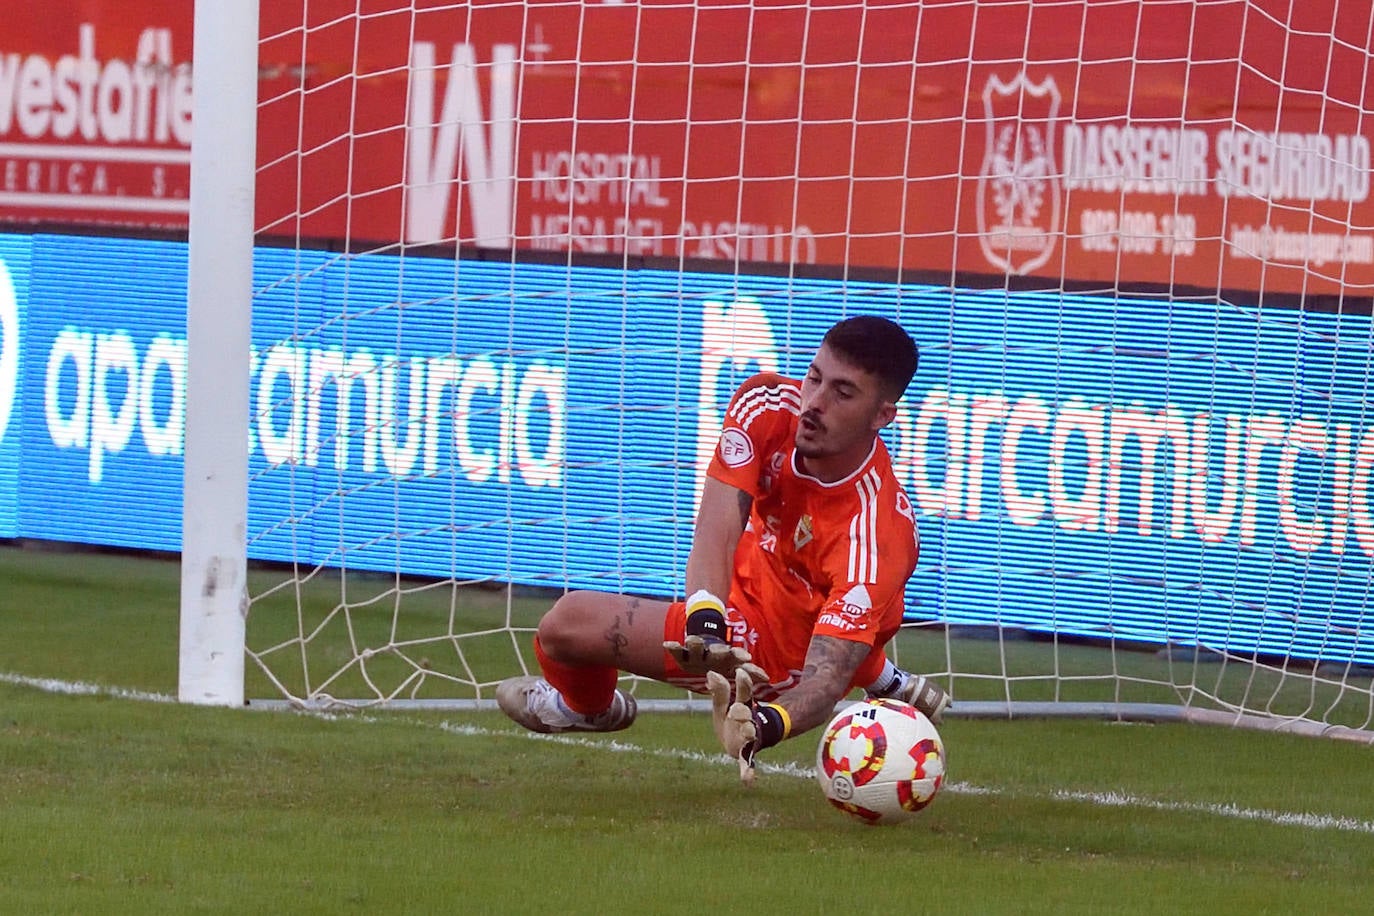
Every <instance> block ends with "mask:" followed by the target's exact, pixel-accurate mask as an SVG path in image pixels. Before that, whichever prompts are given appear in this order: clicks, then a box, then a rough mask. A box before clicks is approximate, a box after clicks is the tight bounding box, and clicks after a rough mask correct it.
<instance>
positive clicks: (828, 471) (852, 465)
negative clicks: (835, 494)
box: [794, 440, 877, 483]
mask: <svg viewBox="0 0 1374 916" xmlns="http://www.w3.org/2000/svg"><path fill="white" fill-rule="evenodd" d="M875 448H877V444H876V440H875V441H874V442H869V443H868V444H867V445H862V446H855V447H854V448H852V449H848V450H846V451H843V452H840V453H837V454H834V455H823V456H820V457H812V458H807V457H806V456H804V455H802V454H800V453H796V454H795V455H794V460H795V464H796V468H797V471H798V472H800V473H802V474H805V475H806V476H807V477H812V478H815V479H816V480H819V481H820V482H821V483H839V482H840V481H842V480H844V479H845V478H847V477H852V476H853V475H854V473H855V472H856V471H858V470H859V468H861V467H863V466H864V465H865V464H867V463H868V459H869V458H870V457H872V455H873V450H874V449H875Z"/></svg>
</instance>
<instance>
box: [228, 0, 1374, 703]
mask: <svg viewBox="0 0 1374 916" xmlns="http://www.w3.org/2000/svg"><path fill="white" fill-rule="evenodd" d="M265 6H266V7H267V8H265V9H263V11H262V17H263V21H262V26H263V35H264V38H263V41H262V45H261V84H260V93H259V97H260V100H261V102H260V123H259V148H260V156H259V162H260V170H259V214H260V241H261V242H262V243H263V245H264V247H263V248H261V249H260V251H259V256H258V259H257V267H256V272H257V286H258V289H259V293H258V297H257V308H256V310H255V330H254V336H255V341H256V342H257V350H256V357H255V366H254V388H253V390H254V399H255V400H254V409H255V419H254V444H253V459H252V460H253V468H254V480H253V484H252V497H251V520H250V529H251V531H250V555H251V556H253V557H255V558H259V559H262V560H266V561H272V563H271V564H268V565H266V566H265V567H264V569H263V570H261V571H260V572H259V573H258V574H257V575H258V576H259V579H258V580H256V581H257V583H258V584H257V585H256V586H255V596H254V600H253V606H252V611H251V615H250V619H249V650H250V655H251V657H252V658H253V659H255V660H256V661H257V662H258V665H257V672H256V674H255V676H256V677H259V678H261V679H262V680H261V681H260V683H259V685H258V686H259V687H260V688H265V689H266V691H267V692H269V693H276V692H282V693H285V694H287V695H288V696H290V697H293V698H296V699H298V700H312V699H313V700H319V699H321V698H324V697H333V698H345V697H347V698H352V699H356V700H359V701H362V702H373V701H379V700H396V699H402V698H408V699H440V698H460V699H474V698H481V697H485V696H487V695H488V694H487V691H488V689H489V688H490V687H491V686H492V685H493V684H494V683H495V682H496V681H498V680H499V679H501V678H502V677H505V676H507V675H509V674H511V673H514V672H515V671H518V670H520V669H521V668H522V667H528V666H529V665H531V664H532V660H531V659H530V657H529V655H528V652H527V651H526V649H527V640H528V636H529V633H530V628H531V627H532V626H533V624H534V622H535V621H536V620H537V619H538V616H539V614H540V613H541V612H542V610H543V609H544V608H545V607H546V606H547V604H548V603H549V596H550V595H552V594H556V593H557V591H558V590H560V589H564V588H569V587H577V588H596V589H603V590H610V591H628V592H635V593H644V594H651V595H658V596H672V595H675V594H677V593H678V592H679V591H680V589H681V571H682V566H683V563H684V562H685V557H686V553H687V549H688V547H689V544H690V537H691V529H690V523H691V519H692V518H693V515H694V504H695V496H696V493H697V491H698V488H699V485H700V476H701V474H702V471H703V468H704V463H705V458H706V456H707V455H708V454H709V452H710V450H711V448H712V447H713V446H714V433H715V430H716V429H717V428H718V423H719V419H720V410H721V409H722V407H723V405H724V403H725V401H726V399H727V398H728V396H729V394H730V392H731V391H732V390H733V389H734V387H735V386H736V385H737V384H738V383H739V382H740V381H742V380H743V379H744V378H746V377H747V376H748V375H749V374H751V373H752V372H754V371H757V370H759V369H777V370H780V371H783V372H784V373H797V372H799V371H800V370H801V369H802V368H803V367H804V365H805V361H806V360H807V359H808V357H809V355H810V353H811V352H812V350H813V348H814V346H815V345H816V343H817V342H818V341H819V338H820V335H821V334H822V333H823V331H824V330H825V329H826V328H827V327H828V326H829V325H830V324H832V323H833V322H834V321H835V320H837V319H838V318H840V317H843V316H844V315H847V314H856V313H877V314H883V315H888V316H890V317H894V318H896V319H898V320H900V321H901V322H902V323H903V324H904V325H905V326H906V327H907V328H908V329H909V330H910V331H911V332H912V334H913V335H914V336H915V337H916V339H917V340H918V342H919V343H920V344H921V347H922V365H921V368H920V371H919V372H918V375H917V379H916V381H915V382H914V383H913V385H912V388H911V390H910V391H908V394H907V397H906V399H905V404H904V409H903V411H902V413H901V415H900V416H899V418H898V420H897V422H896V423H894V424H893V426H892V427H891V428H890V429H889V430H888V431H887V433H886V434H885V435H886V437H887V440H888V444H889V446H890V447H891V449H892V451H893V453H894V457H895V458H896V460H897V463H898V465H899V467H900V469H901V472H902V473H903V474H904V475H905V483H906V485H907V488H908V491H909V492H910V493H911V495H912V498H913V501H914V502H915V503H916V505H917V506H918V508H919V509H920V511H921V522H920V525H921V531H922V537H923V553H922V562H921V566H920V569H919V570H918V573H917V575H916V577H915V578H914V579H913V581H912V584H911V587H910V589H909V595H908V597H909V602H908V605H909V618H910V624H911V625H910V627H909V629H908V631H906V632H904V633H903V634H902V637H901V638H900V639H899V641H898V644H897V646H896V652H897V654H898V655H899V658H900V660H901V661H902V662H903V664H905V665H907V666H909V667H912V668H916V669H920V670H923V671H926V672H929V673H935V674H939V675H941V677H942V678H943V679H944V680H945V681H946V683H947V685H949V686H951V687H952V689H953V692H954V694H955V697H956V709H964V710H975V711H976V710H978V709H980V708H981V709H992V710H995V711H997V712H999V713H1000V712H1003V711H1005V708H1006V707H1005V706H1004V705H1003V704H1005V703H1007V702H1008V701H1011V702H1023V701H1028V702H1039V701H1054V702H1056V703H1060V704H1064V705H1062V706H1061V707H1060V708H1070V707H1069V706H1068V705H1067V704H1070V703H1074V702H1081V703H1093V704H1116V703H1123V702H1133V703H1146V704H1167V705H1169V706H1170V707H1175V708H1183V709H1185V710H1203V709H1208V710H1219V711H1220V714H1221V715H1222V716H1223V717H1226V716H1228V715H1229V716H1231V717H1232V718H1233V719H1237V720H1239V719H1241V718H1243V717H1248V716H1261V717H1268V718H1269V719H1270V720H1272V721H1275V722H1279V723H1285V722H1287V723H1291V722H1296V721H1301V722H1304V723H1308V724H1307V725H1304V726H1302V727H1304V728H1308V727H1311V728H1316V729H1320V728H1322V727H1324V726H1326V725H1340V726H1346V727H1351V728H1357V729H1363V728H1366V727H1368V726H1369V722H1370V717H1371V715H1374V711H1372V710H1374V702H1372V701H1374V696H1372V695H1371V691H1370V671H1371V666H1374V646H1372V645H1371V637H1370V635H1369V634H1368V633H1367V632H1366V627H1367V626H1368V625H1367V624H1366V622H1365V614H1366V608H1367V605H1368V601H1367V593H1368V587H1369V581H1370V563H1369V560H1370V557H1371V555H1374V515H1372V514H1371V512H1370V510H1369V505H1368V495H1367V491H1368V482H1369V475H1370V470H1371V467H1372V466H1374V438H1370V436H1369V433H1368V423H1367V421H1366V405H1367V403H1368V395H1367V391H1368V387H1367V385H1368V378H1369V368H1370V366H1369V361H1370V352H1371V348H1370V317H1369V312H1370V307H1369V306H1370V297H1371V290H1372V289H1374V206H1371V204H1370V202H1369V190H1370V166H1371V162H1370V144H1369V139H1368V134H1369V130H1370V116H1369V111H1370V109H1369V104H1370V103H1369V94H1370V70H1369V63H1370V47H1371V38H1370V31H1371V25H1370V18H1369V15H1368V13H1369V10H1368V5H1367V4H1361V3H1354V2H1348V0H1315V2H1312V3H1304V4H1300V5H1298V4H1288V3H1281V2H1278V0H1265V2H1226V3H1209V4H1196V3H1193V2H1128V0H1123V2H1113V3H1096V2H1083V0H1064V2H1053V3H1029V2H1006V3H995V4H990V3H980V2H969V0H950V2H924V3H909V4H900V3H898V4H886V5H883V6H881V7H873V6H870V5H865V4H853V3H812V4H806V5H786V4H781V3H776V4H775V3H763V2H755V3H752V4H744V3H728V2H700V3H667V2H653V0H646V2H641V3H637V4H619V3H600V4H598V3H580V2H579V3H563V2H535V0H530V2H524V3H478V4H440V3H407V4H391V3H384V2H349V3H342V2H339V3H322V2H310V3H306V4H303V5H300V6H297V7H294V8H291V9H287V8H285V7H284V6H281V5H265ZM283 562H284V563H286V564H289V575H287V576H285V577H284V576H283V575H282V574H281V570H282V567H281V566H279V565H275V564H280V563H283ZM251 688H252V684H251V683H250V692H251ZM639 689H646V690H647V689H649V688H647V687H644V686H641V687H640V688H639ZM961 700H962V701H963V702H962V703H961V702H960V701H961ZM980 702H981V703H989V704H992V705H991V706H980V705H979V703H980Z"/></svg>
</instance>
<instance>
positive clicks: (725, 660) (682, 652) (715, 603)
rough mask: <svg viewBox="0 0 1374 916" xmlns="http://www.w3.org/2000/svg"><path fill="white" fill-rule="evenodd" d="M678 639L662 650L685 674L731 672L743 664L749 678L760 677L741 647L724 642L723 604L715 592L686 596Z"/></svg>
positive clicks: (698, 592)
mask: <svg viewBox="0 0 1374 916" xmlns="http://www.w3.org/2000/svg"><path fill="white" fill-rule="evenodd" d="M684 629H685V631H686V632H685V633H684V634H683V639H682V641H681V642H678V641H677V640H671V639H670V640H666V641H665V642H664V643H663V648H664V650H665V651H666V652H667V653H668V654H669V655H671V656H672V658H673V661H675V662H677V666H678V667H679V668H681V669H682V670H683V671H684V672H686V673H687V674H705V673H706V672H707V671H718V672H720V673H721V674H734V673H735V671H736V670H738V669H740V668H742V667H747V668H749V669H752V670H751V671H750V677H752V678H753V679H754V680H762V679H764V678H763V671H762V670H761V669H760V668H759V667H758V666H757V665H752V664H750V662H751V661H752V660H753V656H751V655H750V654H749V652H748V650H747V649H745V648H744V647H743V646H732V645H730V643H729V642H728V641H727V637H728V635H729V631H728V630H727V629H726V625H725V605H724V604H722V603H721V600H720V599H719V598H717V597H716V596H715V595H713V594H711V593H710V592H708V591H706V589H704V588H703V589H698V590H697V591H695V592H693V593H692V597H690V598H688V599H687V625H686V627H684Z"/></svg>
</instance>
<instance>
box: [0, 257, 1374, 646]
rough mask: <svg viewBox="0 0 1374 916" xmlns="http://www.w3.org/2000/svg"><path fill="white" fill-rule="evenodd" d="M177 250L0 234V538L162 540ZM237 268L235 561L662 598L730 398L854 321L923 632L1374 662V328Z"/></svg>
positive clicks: (1165, 313)
mask: <svg viewBox="0 0 1374 916" xmlns="http://www.w3.org/2000/svg"><path fill="white" fill-rule="evenodd" d="M185 255H186V252H185V248H184V246H182V245H180V244H175V243H170V242H153V241H131V240H109V239H106V240H96V239H86V238H81V237H76V236H51V235H43V236H32V237H29V236H23V237H19V236H6V237H0V261H3V264H4V270H5V274H6V275H7V276H8V277H9V278H10V279H9V282H10V285H11V287H12V288H13V289H14V290H15V295H14V296H13V298H0V352H3V354H4V359H3V360H0V368H3V367H14V368H13V369H12V371H13V373H14V374H13V376H12V377H13V378H14V380H15V382H14V384H13V385H11V386H10V388H11V389H12V393H11V396H10V398H9V400H8V402H7V403H8V405H9V408H10V410H9V417H8V423H7V425H6V427H5V434H4V438H3V439H0V507H8V512H9V514H8V516H5V515H0V523H4V522H3V519H5V518H7V517H8V518H9V519H10V521H9V522H8V524H9V525H10V527H11V533H12V534H14V535H15V536H20V537H34V538H49V539H57V540H63V541H78V542H90V543H99V544H114V545H123V546H130V547H142V548H152V549H158V550H176V549H178V547H179V540H180V508H179V498H180V486H181V474H182V461H181V458H182V431H183V429H184V412H185V401H184V395H185V362H184V360H185V338H184V318H183V316H184V296H185V276H184V269H185V260H186V257H185ZM402 266H403V267H404V269H402ZM255 269H256V272H257V277H256V280H255V285H256V287H257V288H258V289H259V290H260V295H259V296H258V298H257V299H256V300H255V321H254V339H255V342H256V349H255V354H254V358H253V365H252V366H251V367H250V368H251V382H252V408H253V418H254V419H253V423H252V428H251V430H250V431H249V434H250V443H251V462H252V466H251V471H252V476H251V490H250V532H251V535H250V553H251V555H252V556H254V557H260V558H270V559H276V560H286V559H296V560H300V561H302V562H306V563H310V564H315V563H321V564H327V565H332V566H342V567H348V568H354V569H388V570H389V569H400V570H402V571H404V572H406V573H409V574H415V575H421V576H458V577H463V578H467V577H472V578H495V579H498V580H502V581H513V582H519V583H532V584H543V585H553V586H578V587H593V588H600V589H613V590H625V591H631V592H640V593H650V594H672V593H674V592H676V591H679V590H680V588H681V574H682V568H683V566H684V564H685V562H686V552H687V549H688V546H689V541H690V522H691V519H692V518H693V517H694V514H695V500H696V493H697V488H698V486H699V482H700V479H701V474H702V472H703V468H704V467H705V463H706V460H707V457H708V456H709V454H710V452H711V449H713V448H714V445H715V436H716V431H717V430H718V428H719V423H720V416H721V411H722V410H723V408H724V406H725V404H726V401H727V399H728V398H729V395H730V393H731V392H732V391H733V389H734V387H735V386H736V385H737V384H738V383H739V382H740V381H742V380H743V379H744V378H746V377H747V376H748V375H750V374H752V373H753V372H755V371H758V370H760V369H768V370H778V371H782V372H784V373H793V374H797V373H801V372H803V371H804V369H805V366H806V363H807V360H808V359H809V356H810V354H811V352H812V351H813V349H814V347H815V346H816V344H817V342H818V340H819V338H820V336H821V334H822V333H823V332H824V330H825V329H826V328H827V327H829V325H830V324H831V323H833V321H835V320H836V319H837V318H838V317H840V316H842V315H845V314H854V313H860V312H862V313H876V314H883V315H888V316H892V317H895V318H898V319H899V320H901V321H902V323H903V324H904V325H905V326H906V327H907V328H909V329H910V330H911V332H912V333H913V335H914V336H915V337H916V338H917V340H918V342H919V343H920V344H921V345H922V351H923V355H922V363H921V367H920V370H919V372H918V375H917V378H916V381H915V382H914V383H913V385H912V388H911V390H910V391H909V392H908V394H907V397H906V398H905V402H904V405H903V409H902V411H901V413H900V414H899V416H898V418H897V420H896V421H895V422H894V424H893V425H892V426H891V427H890V428H889V429H888V430H887V431H886V434H885V435H886V438H887V441H888V443H889V447H890V448H891V450H892V453H893V456H894V460H895V463H896V466H897V468H898V471H899V474H900V475H901V477H902V480H903V482H904V484H905V486H906V489H907V490H908V492H909V493H910V495H911V499H912V502H913V504H914V505H915V506H916V508H917V510H918V513H919V520H918V521H919V527H920V531H921V537H922V544H923V549H922V558H921V566H920V570H919V571H918V573H917V575H916V577H915V578H914V580H913V583H912V586H911V590H910V593H909V596H908V599H909V600H908V608H909V613H910V614H912V615H913V616H914V617H918V618H922V619H939V620H946V621H949V622H951V623H969V624H997V625H1001V626H1017V627H1026V628H1029V629H1032V630H1040V631H1056V632H1060V633H1066V634H1078V635H1085V636H1099V637H1102V636H1111V637H1114V638H1117V639H1131V640H1145V641H1151V642H1163V641H1167V640H1180V641H1184V642H1188V643H1194V642H1197V641H1202V642H1204V643H1207V644H1211V645H1218V646H1221V645H1224V646H1227V647H1229V648H1231V649H1233V650H1236V651H1262V652H1266V653H1274V654H1280V655H1284V654H1290V655H1297V656H1304V657H1323V658H1335V659H1356V660H1359V661H1361V662H1363V663H1371V662H1374V651H1371V648H1370V646H1369V645H1368V642H1367V640H1365V639H1364V638H1363V636H1362V633H1363V629H1364V624H1363V615H1364V613H1365V607H1366V602H1367V598H1366V596H1367V588H1366V584H1367V582H1368V581H1369V577H1370V575H1371V572H1374V570H1372V569H1371V565H1370V561H1371V558H1374V512H1371V509H1370V501H1369V500H1370V495H1369V481H1370V474H1371V470H1372V469H1374V432H1371V428H1370V424H1369V423H1368V421H1367V418H1366V404H1367V393H1366V390H1365V387H1364V380H1365V379H1366V378H1367V377H1368V372H1369V367H1368V365H1367V360H1368V346H1367V341H1368V339H1369V334H1370V332H1371V327H1370V319H1369V317H1368V316H1366V315H1351V314H1336V313H1330V314H1327V313H1304V312H1297V311H1287V310H1262V311H1261V310H1246V309H1239V308H1236V307H1233V306H1229V305H1221V306H1218V305H1216V304H1214V303H1207V302H1193V303H1190V302H1182V301H1179V302H1165V301H1160V300H1157V299H1132V298H1126V297H1120V298H1103V297H1092V296H1075V295H1067V296H1066V295H1063V294H1059V293H1048V292H1043V293H1031V292H1028V293H1009V292H1007V291H987V290H983V291H977V290H964V289H956V290H953V291H951V290H950V289H948V288H942V287H932V286H920V285H902V286H898V285H892V284H883V283H854V282H850V283H843V282H840V281H835V280H824V279H815V280H812V279H799V278H767V277H737V276H731V275H728V274H709V273H695V274H693V273H686V274H684V273H680V272H676V271H656V270H643V271H622V270H618V269H603V268H589V267H583V268H570V267H567V266H553V265H537V264H526V265H521V264H510V263H507V262H480V261H456V262H455V261H452V260H445V259H424V258H415V257H410V258H407V259H405V261H404V265H402V262H401V261H399V260H398V259H396V258H394V257H390V256H380V255H361V256H344V255H339V254H328V253H323V252H297V251H290V250H283V249H269V248H264V249H260V250H259V251H258V253H257V258H256V267H255ZM8 303H17V305H15V304H8ZM16 316H17V320H16ZM1362 342H1363V343H1362ZM16 351H17V357H16V356H15V353H16ZM6 371H11V370H9V369H7V370H6ZM10 377H11V376H6V375H0V381H3V380H4V379H6V378H10ZM6 390H8V389H5V388H3V387H0V391H6ZM211 409H212V408H211ZM16 437H17V443H18V445H17V447H16Z"/></svg>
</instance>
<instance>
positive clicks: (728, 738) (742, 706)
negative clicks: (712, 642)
mask: <svg viewBox="0 0 1374 916" xmlns="http://www.w3.org/2000/svg"><path fill="white" fill-rule="evenodd" d="M706 685H707V687H709V688H710V690H711V724H712V725H714V726H715V729H716V738H717V739H718V740H719V741H720V744H721V747H723V748H725V753H727V754H729V755H730V756H731V757H732V758H734V759H735V760H737V761H738V762H739V778H740V781H741V782H743V783H744V784H745V785H746V786H752V785H753V784H754V755H755V754H757V753H758V752H759V751H761V750H763V749H764V748H766V747H772V746H773V745H775V744H777V743H778V742H779V741H781V740H782V739H784V738H786V737H787V733H788V731H790V727H791V720H790V719H789V718H788V715H787V710H785V709H783V708H782V707H781V706H779V705H778V704H776V703H758V702H755V700H754V685H753V682H752V681H751V680H750V677H749V673H748V672H747V671H744V670H743V669H741V670H738V671H736V672H735V697H734V701H733V702H731V699H730V682H729V681H728V680H726V679H725V677H724V676H723V675H721V674H720V673H719V672H716V671H710V672H707V674H706Z"/></svg>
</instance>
